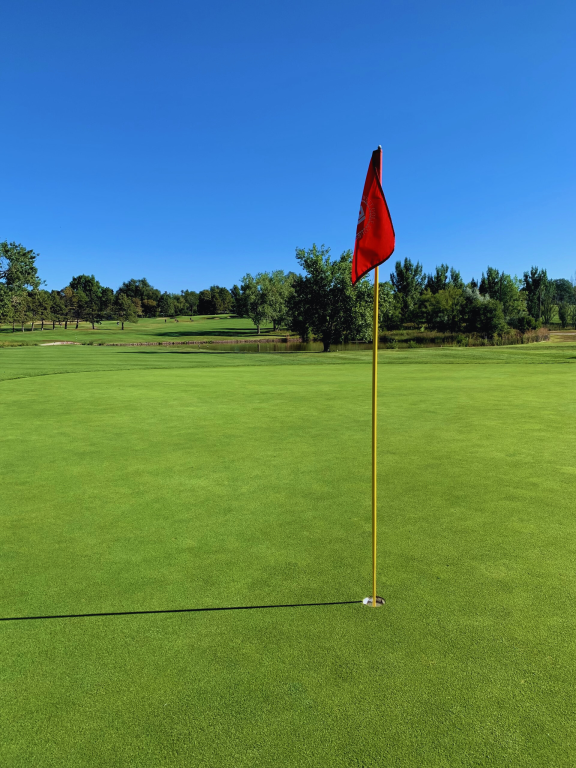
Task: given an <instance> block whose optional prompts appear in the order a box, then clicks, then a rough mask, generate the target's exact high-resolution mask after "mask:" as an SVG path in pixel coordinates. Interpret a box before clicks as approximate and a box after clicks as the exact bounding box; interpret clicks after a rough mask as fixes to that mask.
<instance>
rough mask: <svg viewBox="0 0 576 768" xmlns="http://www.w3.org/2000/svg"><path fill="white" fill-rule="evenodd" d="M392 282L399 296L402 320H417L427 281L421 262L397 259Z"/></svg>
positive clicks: (408, 321)
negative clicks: (421, 297) (414, 262)
mask: <svg viewBox="0 0 576 768" xmlns="http://www.w3.org/2000/svg"><path fill="white" fill-rule="evenodd" d="M390 282H391V283H392V287H393V288H394V293H395V294H396V295H397V297H398V304H399V309H400V317H401V322H402V323H414V322H417V321H418V319H419V318H418V306H419V302H420V296H421V294H422V292H423V290H424V284H425V283H426V277H425V275H424V274H423V272H422V265H421V264H420V262H418V261H417V262H416V264H413V263H412V261H411V260H410V259H404V263H402V262H401V261H397V262H396V265H395V269H394V272H392V274H391V275H390Z"/></svg>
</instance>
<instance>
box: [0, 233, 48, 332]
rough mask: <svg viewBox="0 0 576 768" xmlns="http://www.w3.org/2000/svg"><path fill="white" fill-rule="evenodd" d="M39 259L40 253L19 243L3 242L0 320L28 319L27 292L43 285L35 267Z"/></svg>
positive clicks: (1, 253)
mask: <svg viewBox="0 0 576 768" xmlns="http://www.w3.org/2000/svg"><path fill="white" fill-rule="evenodd" d="M37 257H38V254H37V253H35V252H34V251H32V250H29V249H27V248H25V247H24V246H23V245H21V244H20V243H15V242H12V243H9V242H8V241H7V240H4V241H3V242H0V318H2V319H4V320H11V321H12V322H14V320H16V319H21V318H23V317H24V316H26V318H27V316H28V312H29V309H30V302H29V300H28V296H27V292H28V291H34V290H38V288H39V287H40V285H41V282H42V281H41V280H40V278H39V277H38V270H37V268H36V258H37ZM22 330H24V321H22Z"/></svg>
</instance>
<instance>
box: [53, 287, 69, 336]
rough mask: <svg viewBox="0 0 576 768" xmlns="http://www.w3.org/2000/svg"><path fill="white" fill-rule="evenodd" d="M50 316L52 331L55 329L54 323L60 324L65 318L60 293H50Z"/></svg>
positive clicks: (62, 299)
mask: <svg viewBox="0 0 576 768" xmlns="http://www.w3.org/2000/svg"><path fill="white" fill-rule="evenodd" d="M50 316H51V318H52V330H54V328H55V327H56V323H61V322H62V321H63V320H64V319H65V318H66V305H65V304H64V298H63V296H62V292H61V291H50Z"/></svg>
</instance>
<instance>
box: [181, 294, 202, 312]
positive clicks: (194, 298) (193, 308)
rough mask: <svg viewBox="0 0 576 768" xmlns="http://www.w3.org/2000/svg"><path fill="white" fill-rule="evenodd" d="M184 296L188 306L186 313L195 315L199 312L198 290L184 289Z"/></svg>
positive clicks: (185, 303)
mask: <svg viewBox="0 0 576 768" xmlns="http://www.w3.org/2000/svg"><path fill="white" fill-rule="evenodd" d="M182 298H183V300H184V305H185V307H186V309H185V311H184V314H186V315H195V314H196V313H197V312H198V293H197V291H182Z"/></svg>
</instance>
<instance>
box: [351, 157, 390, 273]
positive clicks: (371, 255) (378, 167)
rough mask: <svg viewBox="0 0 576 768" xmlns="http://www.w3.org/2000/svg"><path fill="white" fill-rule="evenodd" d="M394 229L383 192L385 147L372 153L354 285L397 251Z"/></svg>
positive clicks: (360, 218)
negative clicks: (383, 155)
mask: <svg viewBox="0 0 576 768" xmlns="http://www.w3.org/2000/svg"><path fill="white" fill-rule="evenodd" d="M395 239H396V238H395V235H394V227H393V226H392V219H391V218H390V212H389V210H388V206H387V204H386V198H385V197H384V192H383V191H382V148H381V147H378V149H375V150H374V152H372V158H371V160H370V165H369V166H368V173H367V174H366V182H365V184H364V192H363V193H362V201H361V203H360V213H359V215H358V226H357V227H356V242H355V244H354V258H353V259H352V285H354V284H355V283H357V282H358V280H360V278H361V277H363V276H364V275H365V274H366V272H369V271H370V270H371V269H374V267H377V266H378V265H379V264H382V262H384V261H386V259H389V258H390V256H391V255H392V253H393V252H394V244H395Z"/></svg>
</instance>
